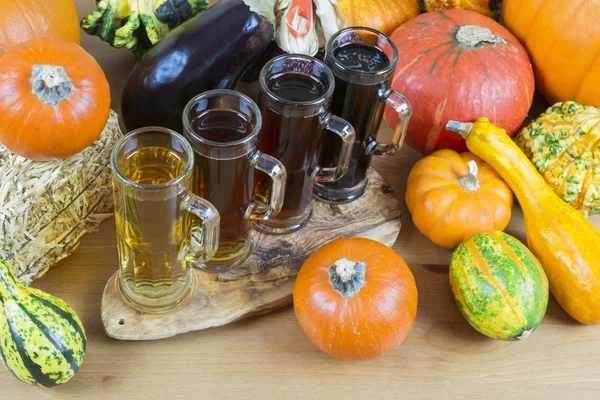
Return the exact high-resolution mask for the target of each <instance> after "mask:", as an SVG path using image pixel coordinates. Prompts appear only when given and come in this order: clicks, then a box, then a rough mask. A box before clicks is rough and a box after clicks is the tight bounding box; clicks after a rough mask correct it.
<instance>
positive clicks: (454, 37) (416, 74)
mask: <svg viewBox="0 0 600 400" xmlns="http://www.w3.org/2000/svg"><path fill="white" fill-rule="evenodd" d="M392 40H393V41H394V43H396V46H397V47H398V66H397V68H396V71H395V73H394V78H393V82H392V87H393V88H394V90H396V91H397V92H399V93H402V94H403V95H404V96H405V97H406V98H407V99H408V100H409V101H410V103H411V104H412V107H413V115H412V118H411V120H410V126H409V128H408V134H407V137H406V143H408V144H409V145H410V146H411V147H413V148H414V149H416V150H418V151H420V152H422V153H427V154H428V153H431V152H433V151H435V150H437V149H441V148H449V149H453V150H456V151H458V152H464V151H467V148H466V146H465V141H464V139H463V138H462V137H461V136H460V135H459V134H457V133H454V132H450V131H449V130H447V129H446V124H447V123H448V121H449V120H451V119H453V120H457V121H475V120H476V119H477V118H479V117H480V116H482V115H485V116H487V117H488V118H489V119H490V120H492V121H493V122H494V123H495V124H496V125H499V126H501V127H502V128H504V129H505V130H506V131H507V133H508V134H509V135H511V136H512V135H514V134H515V133H516V132H517V130H518V129H519V128H520V127H521V125H522V124H523V121H524V120H525V117H526V116H527V113H528V111H529V108H530V107H531V103H532V102H533V93H534V78H533V69H532V68H531V62H530V61H529V57H528V56H527V52H526V51H525V49H524V48H523V46H522V45H521V44H520V43H519V41H518V40H517V38H515V37H514V36H513V35H512V34H511V33H510V32H509V31H508V30H507V29H506V28H504V27H503V26H501V25H500V24H499V23H497V22H496V21H494V20H493V19H491V18H488V17H485V16H483V15H481V14H478V13H476V12H474V11H465V10H459V9H452V10H447V11H434V12H428V13H425V14H421V15H419V16H418V17H416V18H413V19H412V20H410V21H408V22H407V23H405V24H403V25H402V26H400V27H399V28H398V29H397V30H396V31H395V32H394V34H393V35H392ZM385 115H386V121H387V122H388V123H389V124H390V126H396V121H397V119H398V113H396V112H394V111H393V110H392V109H391V108H390V107H388V109H386V114H385Z"/></svg>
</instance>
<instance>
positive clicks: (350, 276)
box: [329, 258, 367, 299]
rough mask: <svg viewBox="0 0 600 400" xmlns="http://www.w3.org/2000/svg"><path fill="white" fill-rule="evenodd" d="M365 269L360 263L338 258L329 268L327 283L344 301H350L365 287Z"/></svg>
mask: <svg viewBox="0 0 600 400" xmlns="http://www.w3.org/2000/svg"><path fill="white" fill-rule="evenodd" d="M366 269H367V268H366V264H365V263H364V262H362V261H350V260H348V259H347V258H340V259H339V260H337V261H336V262H335V264H334V265H332V266H331V267H329V282H330V283H331V286H333V288H334V289H335V290H336V291H337V292H338V293H339V294H341V295H342V296H343V297H344V298H345V299H350V298H351V297H352V296H354V295H355V294H356V293H358V292H359V291H360V289H361V288H362V287H363V286H364V285H365V271H366Z"/></svg>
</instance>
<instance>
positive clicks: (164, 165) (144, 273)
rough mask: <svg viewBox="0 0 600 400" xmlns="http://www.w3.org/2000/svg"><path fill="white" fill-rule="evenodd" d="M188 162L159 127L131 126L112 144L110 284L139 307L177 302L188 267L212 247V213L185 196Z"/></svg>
mask: <svg viewBox="0 0 600 400" xmlns="http://www.w3.org/2000/svg"><path fill="white" fill-rule="evenodd" d="M193 165H194V153H193V151H192V148H191V147H190V144H189V143H188V142H187V141H186V140H185V138H183V137H182V136H181V135H179V134H178V133H176V132H174V131H171V130H169V129H166V128H159V127H148V128H143V129H138V130H135V131H133V132H131V133H129V134H128V135H126V136H125V137H123V138H121V139H120V140H119V141H118V142H117V144H116V145H115V147H114V149H113V152H112V156H111V167H112V174H113V175H112V177H113V194H114V200H115V222H116V226H117V242H118V251H119V265H120V269H119V272H118V279H117V285H118V288H119V291H120V293H121V295H122V296H123V297H124V299H125V300H126V301H127V302H128V303H129V304H130V305H131V306H133V307H134V308H136V309H138V310H140V311H144V312H148V313H160V312H165V311H168V310H171V309H173V308H175V307H177V306H178V305H180V304H181V303H182V302H183V300H185V298H186V297H187V296H188V295H189V294H190V293H191V290H192V288H193V287H194V270H193V268H191V267H190V266H189V264H190V263H203V262H206V261H207V260H209V259H210V258H211V257H212V256H213V255H214V254H215V252H216V251H217V247H218V243H219V239H218V236H219V213H218V212H217V210H216V208H215V207H214V206H213V205H212V204H210V203H209V202H208V201H206V200H204V199H202V198H200V197H198V196H195V195H194V194H192V192H191V183H192V172H193ZM198 220H200V221H201V222H202V224H201V225H199V224H197V223H196V222H197V221H198Z"/></svg>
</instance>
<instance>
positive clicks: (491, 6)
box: [420, 0, 501, 20]
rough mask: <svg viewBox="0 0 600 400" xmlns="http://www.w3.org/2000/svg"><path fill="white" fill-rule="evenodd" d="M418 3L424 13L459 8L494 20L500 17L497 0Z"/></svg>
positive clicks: (455, 0) (427, 0) (451, 0)
mask: <svg viewBox="0 0 600 400" xmlns="http://www.w3.org/2000/svg"><path fill="white" fill-rule="evenodd" d="M420 2H421V10H422V11H424V12H429V11H440V10H449V9H451V8H460V9H463V10H471V11H476V12H478V13H479V14H483V15H485V16H486V17H490V18H494V19H496V20H497V19H498V18H499V17H500V3H501V2H500V1H497V0H420Z"/></svg>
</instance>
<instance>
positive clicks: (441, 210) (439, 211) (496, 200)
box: [406, 150, 513, 249]
mask: <svg viewBox="0 0 600 400" xmlns="http://www.w3.org/2000/svg"><path fill="white" fill-rule="evenodd" d="M512 203H513V194H512V192H511V191H510V188H509V187H508V185H507V184H506V183H505V182H504V181H503V180H502V179H500V177H499V176H498V174H497V173H496V172H495V171H494V170H493V169H492V168H490V166H489V165H487V164H486V163H484V162H483V161H481V159H479V158H478V157H475V156H474V155H473V154H471V153H462V154H459V153H457V152H455V151H454V150H438V151H436V152H435V153H433V154H431V155H430V156H428V157H425V158H422V159H421V160H419V161H418V162H417V163H416V164H415V166H414V167H413V169H412V171H411V172H410V175H409V176H408V185H407V189H406V205H407V207H408V211H409V212H410V214H411V215H412V219H413V222H414V224H415V226H416V227H417V229H419V231H420V232H421V233H422V234H423V235H425V236H427V237H428V238H429V239H431V241H433V242H434V243H435V244H437V245H438V246H442V247H446V248H448V249H454V248H456V246H458V245H459V244H461V243H462V242H464V241H465V240H467V239H469V238H470V237H471V236H473V235H474V234H476V233H479V232H487V231H493V230H501V231H502V230H504V229H506V226H507V225H508V222H509V221H510V216H511V207H512Z"/></svg>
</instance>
